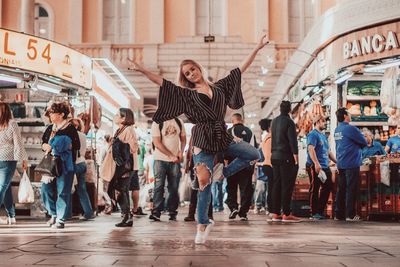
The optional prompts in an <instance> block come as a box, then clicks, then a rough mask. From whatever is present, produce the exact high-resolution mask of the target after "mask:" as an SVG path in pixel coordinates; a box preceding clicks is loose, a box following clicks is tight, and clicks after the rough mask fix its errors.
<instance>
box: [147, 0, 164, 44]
mask: <svg viewBox="0 0 400 267" xmlns="http://www.w3.org/2000/svg"><path fill="white" fill-rule="evenodd" d="M149 2H150V10H151V13H150V21H149V23H150V42H151V43H158V44H161V43H164V0H149Z"/></svg>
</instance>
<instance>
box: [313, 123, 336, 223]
mask: <svg viewBox="0 0 400 267" xmlns="http://www.w3.org/2000/svg"><path fill="white" fill-rule="evenodd" d="M313 125H314V129H313V130H312V131H311V132H310V133H308V135H307V163H306V170H307V173H308V177H309V179H310V190H309V192H310V206H311V219H313V220H321V219H325V218H326V217H325V214H324V212H325V208H326V203H328V199H329V194H330V193H331V192H332V186H333V183H332V172H331V169H330V168H329V159H331V160H332V161H333V162H336V159H335V156H334V155H333V153H332V152H331V151H329V143H328V138H326V136H325V134H324V133H323V131H324V130H325V129H326V120H325V118H324V117H322V116H321V115H316V116H315V117H314V119H313ZM321 172H323V173H321Z"/></svg>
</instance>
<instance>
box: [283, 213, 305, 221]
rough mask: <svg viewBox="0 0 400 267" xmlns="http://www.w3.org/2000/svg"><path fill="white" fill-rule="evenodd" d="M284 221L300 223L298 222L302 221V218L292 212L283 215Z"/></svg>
mask: <svg viewBox="0 0 400 267" xmlns="http://www.w3.org/2000/svg"><path fill="white" fill-rule="evenodd" d="M282 222H287V223H298V222H301V219H300V218H298V217H296V216H294V215H292V214H289V215H283V216H282Z"/></svg>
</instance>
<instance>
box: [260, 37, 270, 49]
mask: <svg viewBox="0 0 400 267" xmlns="http://www.w3.org/2000/svg"><path fill="white" fill-rule="evenodd" d="M267 44H269V40H268V38H267V34H264V35H263V36H262V37H261V39H260V41H259V42H258V44H257V50H260V49H263V48H264V46H266V45H267Z"/></svg>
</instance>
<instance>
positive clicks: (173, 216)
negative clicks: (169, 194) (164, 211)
mask: <svg viewBox="0 0 400 267" xmlns="http://www.w3.org/2000/svg"><path fill="white" fill-rule="evenodd" d="M169 220H170V221H175V222H176V215H175V214H173V215H169Z"/></svg>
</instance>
